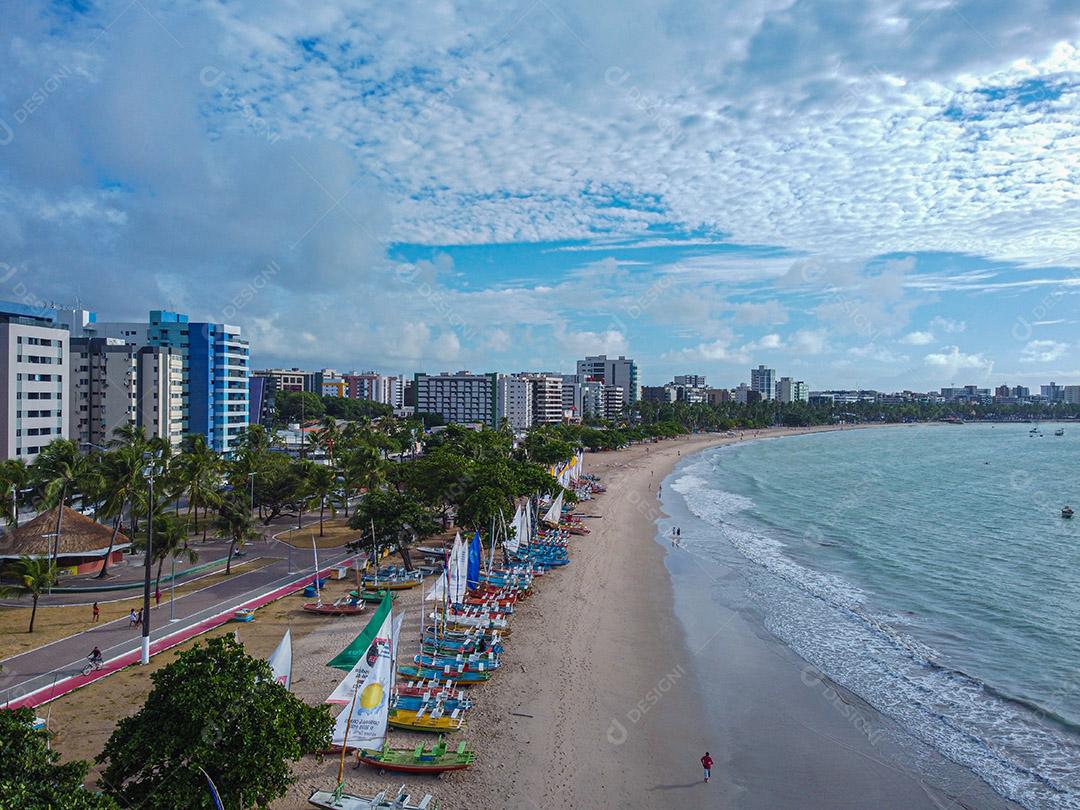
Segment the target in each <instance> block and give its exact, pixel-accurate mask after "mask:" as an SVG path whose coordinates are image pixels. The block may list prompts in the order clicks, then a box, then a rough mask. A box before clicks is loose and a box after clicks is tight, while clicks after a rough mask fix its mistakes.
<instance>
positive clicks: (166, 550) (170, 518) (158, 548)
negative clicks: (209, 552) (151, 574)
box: [154, 514, 199, 590]
mask: <svg viewBox="0 0 1080 810" xmlns="http://www.w3.org/2000/svg"><path fill="white" fill-rule="evenodd" d="M187 538H188V524H187V520H185V519H184V518H182V517H180V515H177V514H163V515H158V516H157V517H156V518H154V559H155V560H157V564H158V566H157V576H156V577H155V578H154V590H161V568H162V566H164V565H165V560H166V559H167V558H168V557H174V558H176V559H180V558H181V557H187V561H188V562H189V563H191V564H194V563H195V562H197V561H198V559H199V553H198V552H197V551H196V550H195V549H193V548H189V547H188V544H187Z"/></svg>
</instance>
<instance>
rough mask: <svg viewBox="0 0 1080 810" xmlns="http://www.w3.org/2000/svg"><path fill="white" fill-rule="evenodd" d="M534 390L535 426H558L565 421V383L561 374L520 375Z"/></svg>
mask: <svg viewBox="0 0 1080 810" xmlns="http://www.w3.org/2000/svg"><path fill="white" fill-rule="evenodd" d="M517 376H518V377H520V378H521V379H523V380H526V381H527V382H528V383H529V385H530V386H531V388H532V422H533V424H534V425H557V424H559V423H560V422H562V420H563V381H562V375H561V374H549V373H545V372H541V373H531V372H526V373H522V374H518V375H517Z"/></svg>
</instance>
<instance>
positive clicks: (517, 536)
mask: <svg viewBox="0 0 1080 810" xmlns="http://www.w3.org/2000/svg"><path fill="white" fill-rule="evenodd" d="M510 528H512V529H513V530H514V536H513V537H508V538H507V539H506V543H505V544H504V545H505V546H506V550H507V551H508V552H510V553H511V554H514V553H516V552H517V550H518V547H519V546H520V545H521V540H522V538H523V537H524V536H525V522H524V519H523V518H522V515H521V504H518V508H517V511H516V512H514V519H513V520H512V521H511V522H510Z"/></svg>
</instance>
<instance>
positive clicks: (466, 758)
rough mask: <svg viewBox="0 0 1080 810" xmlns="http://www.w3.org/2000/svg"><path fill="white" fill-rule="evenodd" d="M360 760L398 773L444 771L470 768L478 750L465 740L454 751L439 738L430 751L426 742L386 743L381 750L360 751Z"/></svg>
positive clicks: (365, 763)
mask: <svg viewBox="0 0 1080 810" xmlns="http://www.w3.org/2000/svg"><path fill="white" fill-rule="evenodd" d="M356 759H357V761H358V762H357V764H358V765H359V764H360V763H363V764H364V765H368V766H369V767H372V768H378V769H379V770H380V771H395V772H397V773H445V772H446V771H460V770H464V769H465V768H468V767H469V766H470V765H472V764H473V762H475V761H476V752H475V751H470V750H468V749H467V748H466V746H465V743H464V742H463V743H461V744H459V745H458V747H457V748H456V749H454V750H453V751H450V750H447V747H446V743H444V742H443V741H442V739H440V740H439V741H438V743H436V744H435V745H433V746H432V747H431V750H430V751H429V750H428V749H427V747H426V746H424V745H418V746H416V748H391V747H390V746H389V744H387V745H384V746H383V748H382V750H381V751H359V752H357V754H356Z"/></svg>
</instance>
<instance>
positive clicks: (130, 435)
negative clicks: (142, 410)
mask: <svg viewBox="0 0 1080 810" xmlns="http://www.w3.org/2000/svg"><path fill="white" fill-rule="evenodd" d="M106 444H107V446H108V447H110V448H112V447H134V448H136V449H137V450H139V451H140V452H142V451H143V450H144V449H146V445H147V438H146V428H144V427H142V426H141V425H140V426H138V427H136V426H135V425H133V424H131V423H130V422H129V423H128V424H126V425H121V426H120V427H118V428H114V429H113V437H112V438H111V439H109V441H108V442H107V443H106Z"/></svg>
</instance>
